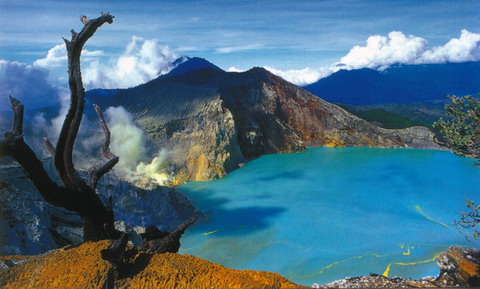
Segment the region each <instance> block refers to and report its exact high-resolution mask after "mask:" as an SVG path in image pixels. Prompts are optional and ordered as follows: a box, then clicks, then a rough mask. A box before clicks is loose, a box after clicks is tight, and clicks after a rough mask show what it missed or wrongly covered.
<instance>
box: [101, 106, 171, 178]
mask: <svg viewBox="0 0 480 289" xmlns="http://www.w3.org/2000/svg"><path fill="white" fill-rule="evenodd" d="M105 115H106V116H107V122H108V126H109V128H110V131H111V133H112V142H111V144H110V148H111V150H112V152H113V153H114V154H116V155H118V156H119V157H120V161H119V163H118V165H117V166H116V167H115V171H116V173H117V174H119V175H121V176H122V177H124V178H126V179H127V180H129V181H133V182H136V183H138V182H140V183H146V182H147V183H148V182H150V181H153V182H155V183H156V184H158V185H165V184H168V183H169V182H170V180H171V177H170V176H169V174H168V173H167V169H168V161H167V160H168V156H169V153H168V152H167V151H166V150H161V151H160V152H158V153H157V155H156V156H155V157H154V158H153V159H152V160H151V161H150V162H147V159H148V155H149V152H148V149H147V138H146V137H145V134H144V133H143V131H142V130H141V129H140V128H139V127H137V126H136V124H135V123H134V121H133V117H132V115H131V114H130V113H129V112H128V111H126V110H125V109H124V108H123V107H121V106H119V107H109V108H108V109H107V110H106V111H105Z"/></svg>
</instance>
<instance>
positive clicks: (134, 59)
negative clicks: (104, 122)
mask: <svg viewBox="0 0 480 289" xmlns="http://www.w3.org/2000/svg"><path fill="white" fill-rule="evenodd" d="M104 56H105V53H104V52H103V51H102V50H94V51H89V50H83V51H82V59H81V61H82V77H83V82H84V85H85V88H86V89H92V88H128V87H132V86H136V85H139V84H142V83H145V82H147V81H150V80H152V79H154V78H156V77H158V76H159V75H161V74H165V73H168V72H169V71H170V70H172V69H173V68H174V65H173V62H174V61H175V60H176V59H177V58H178V56H177V54H176V53H175V52H174V51H173V50H172V49H170V47H168V46H166V45H161V44H159V43H158V41H157V40H156V39H147V40H145V39H143V38H140V37H136V36H133V37H132V40H131V41H130V42H129V43H128V44H127V46H126V48H125V51H124V52H123V54H122V55H120V56H118V57H111V58H109V59H108V60H105V58H104ZM67 59H68V58H67V51H66V49H65V44H59V45H56V46H54V47H53V48H51V49H50V50H49V51H48V53H47V55H46V56H45V57H44V58H41V59H38V60H36V61H35V62H34V63H33V66H34V67H37V68H44V69H48V70H50V71H51V73H52V77H51V79H52V80H54V81H59V83H61V84H62V85H65V86H66V85H67V83H66V77H67V74H66V69H67Z"/></svg>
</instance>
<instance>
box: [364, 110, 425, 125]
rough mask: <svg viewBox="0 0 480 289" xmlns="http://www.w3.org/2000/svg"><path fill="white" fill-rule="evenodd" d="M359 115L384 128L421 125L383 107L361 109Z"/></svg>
mask: <svg viewBox="0 0 480 289" xmlns="http://www.w3.org/2000/svg"><path fill="white" fill-rule="evenodd" d="M357 116H358V117H360V118H363V119H364V120H366V121H368V122H372V123H374V124H378V125H379V126H381V127H383V128H392V129H395V128H406V127H411V126H416V125H420V124H419V123H416V122H413V121H411V120H409V119H406V118H404V117H401V116H399V115H398V114H395V113H392V112H388V111H385V110H383V109H372V110H366V111H360V112H357Z"/></svg>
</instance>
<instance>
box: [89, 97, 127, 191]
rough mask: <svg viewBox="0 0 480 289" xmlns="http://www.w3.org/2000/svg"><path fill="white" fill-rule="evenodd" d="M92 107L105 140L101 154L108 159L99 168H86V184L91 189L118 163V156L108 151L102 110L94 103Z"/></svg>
mask: <svg viewBox="0 0 480 289" xmlns="http://www.w3.org/2000/svg"><path fill="white" fill-rule="evenodd" d="M93 108H94V109H95V111H96V112H97V115H98V118H99V120H100V125H101V126H102V129H103V133H104V134H105V141H104V143H103V146H102V155H103V156H104V157H105V158H107V159H108V161H107V162H106V163H105V164H104V165H103V166H101V167H100V168H97V167H91V168H90V169H89V170H88V186H89V187H91V188H92V189H95V188H96V187H97V184H98V180H99V179H100V178H101V177H102V176H103V175H105V174H106V173H108V172H109V171H110V170H111V169H112V168H113V167H114V166H115V165H116V164H117V163H118V160H119V158H118V157H117V156H116V155H114V154H113V153H112V152H111V151H110V137H111V133H110V130H109V129H108V126H107V123H106V122H105V119H104V117H103V113H102V110H101V109H100V107H99V106H98V105H96V104H94V105H93Z"/></svg>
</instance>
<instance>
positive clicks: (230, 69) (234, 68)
mask: <svg viewBox="0 0 480 289" xmlns="http://www.w3.org/2000/svg"><path fill="white" fill-rule="evenodd" d="M227 71H228V72H244V71H245V70H244V69H240V68H236V67H235V66H231V67H230V68H228V69H227Z"/></svg>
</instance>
